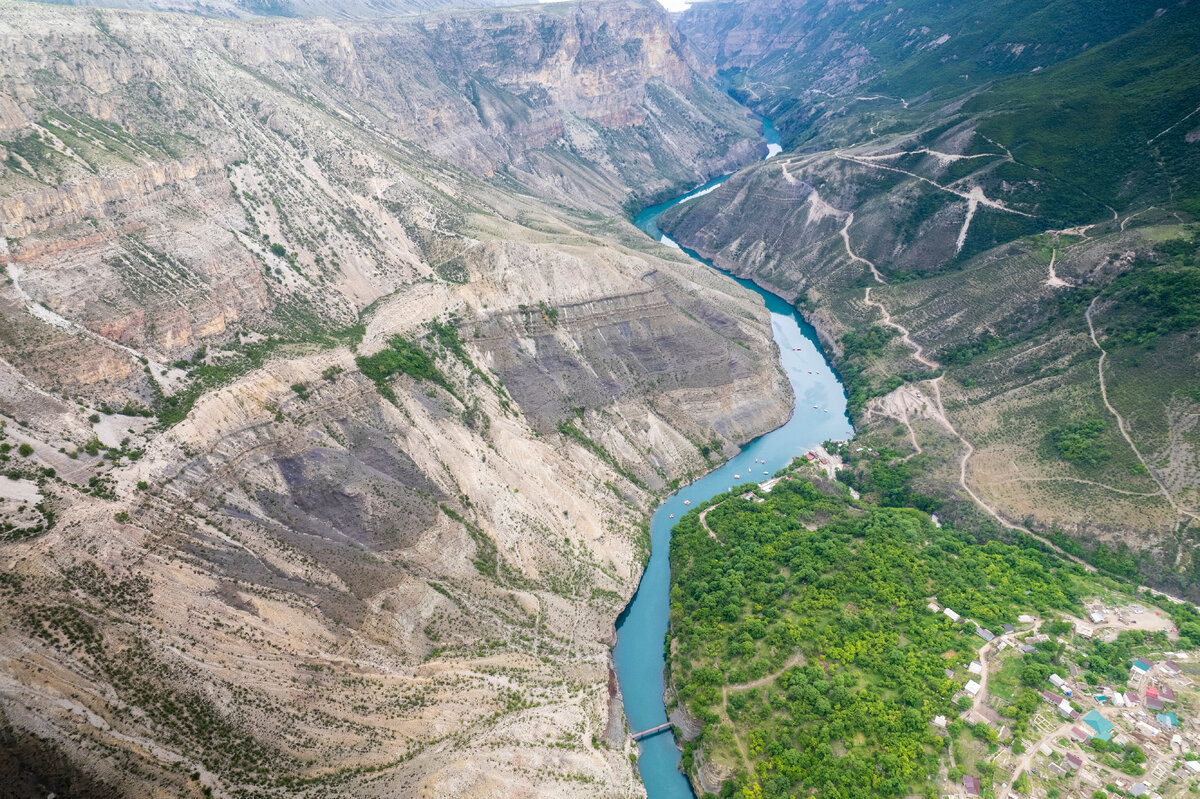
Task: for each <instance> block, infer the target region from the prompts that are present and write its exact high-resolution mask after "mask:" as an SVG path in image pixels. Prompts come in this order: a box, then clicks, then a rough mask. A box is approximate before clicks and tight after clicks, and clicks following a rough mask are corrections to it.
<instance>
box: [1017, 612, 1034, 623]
mask: <svg viewBox="0 0 1200 799" xmlns="http://www.w3.org/2000/svg"><path fill="white" fill-rule="evenodd" d="M1017 621H1019V622H1020V623H1021V624H1033V623H1034V622H1035V621H1037V619H1036V618H1035V617H1033V616H1030V615H1029V614H1028V613H1022V614H1021V615H1020V616H1017Z"/></svg>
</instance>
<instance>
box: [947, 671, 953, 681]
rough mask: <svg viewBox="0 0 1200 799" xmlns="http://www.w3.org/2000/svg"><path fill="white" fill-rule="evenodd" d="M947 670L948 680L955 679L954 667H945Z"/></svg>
mask: <svg viewBox="0 0 1200 799" xmlns="http://www.w3.org/2000/svg"><path fill="white" fill-rule="evenodd" d="M945 672H946V679H947V680H953V679H954V669H945Z"/></svg>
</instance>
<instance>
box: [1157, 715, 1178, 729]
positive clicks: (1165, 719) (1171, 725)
mask: <svg viewBox="0 0 1200 799" xmlns="http://www.w3.org/2000/svg"><path fill="white" fill-rule="evenodd" d="M1156 718H1157V719H1158V723H1159V724H1161V725H1163V726H1164V727H1166V728H1167V729H1169V730H1170V729H1175V728H1176V727H1178V726H1179V719H1177V718H1175V714H1174V713H1159V714H1158V715H1157V716H1156Z"/></svg>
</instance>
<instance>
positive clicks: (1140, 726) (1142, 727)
mask: <svg viewBox="0 0 1200 799" xmlns="http://www.w3.org/2000/svg"><path fill="white" fill-rule="evenodd" d="M1137 731H1138V732H1139V733H1141V734H1142V735H1145V736H1146V737H1147V738H1153V737H1155V736H1156V735H1158V728H1157V727H1151V726H1150V725H1149V724H1147V723H1146V722H1144V721H1139V722H1138V723H1137Z"/></svg>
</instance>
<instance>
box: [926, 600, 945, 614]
mask: <svg viewBox="0 0 1200 799" xmlns="http://www.w3.org/2000/svg"><path fill="white" fill-rule="evenodd" d="M925 607H927V608H929V609H930V610H931V611H932V612H934V613H937V612H938V611H940V610H941V609H942V606H941V605H939V604H938V603H936V602H930V603H929V604H928V605H926V606H925Z"/></svg>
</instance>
